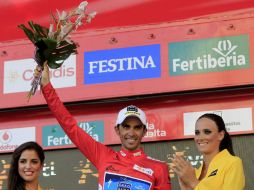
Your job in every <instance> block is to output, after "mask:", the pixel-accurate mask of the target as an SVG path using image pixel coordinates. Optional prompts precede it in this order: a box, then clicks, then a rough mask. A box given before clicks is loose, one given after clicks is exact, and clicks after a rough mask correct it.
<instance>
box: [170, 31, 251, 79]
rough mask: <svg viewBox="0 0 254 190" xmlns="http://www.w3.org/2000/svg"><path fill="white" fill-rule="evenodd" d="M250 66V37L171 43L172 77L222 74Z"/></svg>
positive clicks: (241, 36)
mask: <svg viewBox="0 0 254 190" xmlns="http://www.w3.org/2000/svg"><path fill="white" fill-rule="evenodd" d="M248 67H250V61H249V38H248V35H240V36H229V37H221V38H211V39H202V40H193V41H186V42H176V43H170V44H169V68H170V71H169V74H170V75H173V76H176V75H186V74H195V73H208V72H221V71H226V70H238V69H243V68H248Z"/></svg>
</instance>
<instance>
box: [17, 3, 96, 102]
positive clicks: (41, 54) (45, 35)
mask: <svg viewBox="0 0 254 190" xmlns="http://www.w3.org/2000/svg"><path fill="white" fill-rule="evenodd" d="M87 5H88V2H86V1H83V2H82V3H80V5H79V6H78V7H77V8H76V9H74V10H71V11H69V12H65V11H62V12H61V13H60V12H59V11H58V10H57V15H54V14H52V13H51V17H52V21H53V22H52V23H51V24H50V26H49V28H46V27H43V26H41V25H39V24H36V23H34V22H33V21H29V22H28V25H29V27H30V28H27V27H26V26H25V25H24V24H21V25H19V26H18V27H19V28H21V29H22V30H23V31H24V32H25V34H26V36H27V37H28V38H29V40H30V41H31V42H32V43H33V44H34V45H35V52H34V59H35V61H36V63H37V64H38V65H39V67H41V70H43V64H44V63H45V62H46V63H47V65H48V66H49V67H50V68H51V69H57V68H59V67H61V65H62V64H63V62H64V61H65V60H66V59H67V58H68V57H69V56H70V55H71V54H77V47H78V44H77V43H75V42H74V41H72V40H71V39H70V34H71V33H72V32H73V31H75V30H76V29H77V28H78V27H79V26H81V25H82V24H83V20H85V22H86V23H90V22H91V20H92V19H93V18H94V17H95V15H96V12H91V13H89V14H87V13H86V7H87ZM40 80H41V74H40V75H39V76H38V77H34V79H33V81H32V84H31V85H32V87H31V90H30V91H29V93H28V100H29V99H30V97H31V96H32V95H34V94H35V92H36V90H37V88H38V85H39V84H40Z"/></svg>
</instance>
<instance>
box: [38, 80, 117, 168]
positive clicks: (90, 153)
mask: <svg viewBox="0 0 254 190" xmlns="http://www.w3.org/2000/svg"><path fill="white" fill-rule="evenodd" d="M42 92H43V95H44V98H45V100H46V102H47V104H48V106H49V108H50V110H51V112H52V113H53V115H54V116H55V118H56V119H57V121H58V122H59V124H60V125H61V127H62V128H63V130H64V131H65V133H66V134H67V135H68V137H69V138H70V139H71V141H72V142H73V143H74V144H75V145H76V146H77V148H78V149H79V150H80V151H81V152H82V153H83V154H84V155H85V156H86V157H87V158H88V159H89V160H90V161H91V163H92V164H93V165H94V166H95V167H96V168H97V169H98V168H99V166H100V163H101V160H100V159H103V158H105V157H106V156H107V155H108V154H109V153H110V152H113V150H112V149H110V148H108V147H106V146H105V145H103V144H101V143H99V142H97V141H95V140H94V139H93V138H92V137H91V136H90V135H88V134H87V133H86V132H85V131H84V130H83V129H81V128H80V127H79V126H78V124H77V121H76V120H75V119H74V118H73V116H72V115H71V114H70V112H69V111H68V110H67V109H66V108H65V106H64V105H63V103H62V102H61V100H60V99H59V97H58V95H57V93H56V91H55V89H54V88H53V87H52V85H51V83H49V84H47V85H46V86H44V87H43V89H42Z"/></svg>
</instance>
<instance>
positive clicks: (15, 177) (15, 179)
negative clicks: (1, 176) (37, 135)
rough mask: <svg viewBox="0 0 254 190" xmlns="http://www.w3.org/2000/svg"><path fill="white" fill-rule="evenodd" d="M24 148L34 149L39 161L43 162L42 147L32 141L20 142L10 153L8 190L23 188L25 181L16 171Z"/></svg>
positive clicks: (23, 189) (21, 189) (22, 189)
mask: <svg viewBox="0 0 254 190" xmlns="http://www.w3.org/2000/svg"><path fill="white" fill-rule="evenodd" d="M25 150H35V151H36V153H37V154H38V157H39V159H40V161H41V163H43V162H44V159H45V155H44V151H43V149H42V147H41V146H40V145H39V144H38V143H36V142H33V141H30V142H26V143H23V144H21V145H20V146H19V147H18V148H16V149H15V150H14V152H13V154H12V160H11V167H10V171H9V175H8V190H25V181H24V180H23V178H21V177H20V175H19V172H18V162H19V159H20V156H21V154H22V152H24V151H25Z"/></svg>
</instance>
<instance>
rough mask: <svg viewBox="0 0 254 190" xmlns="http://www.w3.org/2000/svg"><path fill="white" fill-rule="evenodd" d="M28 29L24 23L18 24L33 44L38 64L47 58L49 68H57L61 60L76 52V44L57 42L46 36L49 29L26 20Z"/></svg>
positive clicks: (63, 41) (64, 41)
mask: <svg viewBox="0 0 254 190" xmlns="http://www.w3.org/2000/svg"><path fill="white" fill-rule="evenodd" d="M28 24H29V26H30V29H29V28H27V27H26V26H25V25H24V24H21V25H19V26H18V27H19V28H21V29H22V30H23V31H24V32H25V34H26V36H27V37H28V38H29V40H30V41H31V42H32V43H33V44H34V45H35V47H36V50H35V60H36V62H37V63H38V64H40V66H42V64H43V63H44V62H45V61H46V60H47V64H48V66H49V67H50V68H51V69H57V68H59V67H60V66H61V65H62V64H63V62H64V61H65V60H66V59H67V58H68V57H69V56H70V55H71V54H73V53H74V54H76V53H77V47H78V45H77V44H76V43H74V42H73V41H71V43H69V42H67V41H66V40H62V41H60V42H57V40H56V39H52V38H49V37H48V33H49V29H48V28H46V27H43V26H40V25H39V24H36V23H34V22H33V21H29V22H28Z"/></svg>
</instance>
